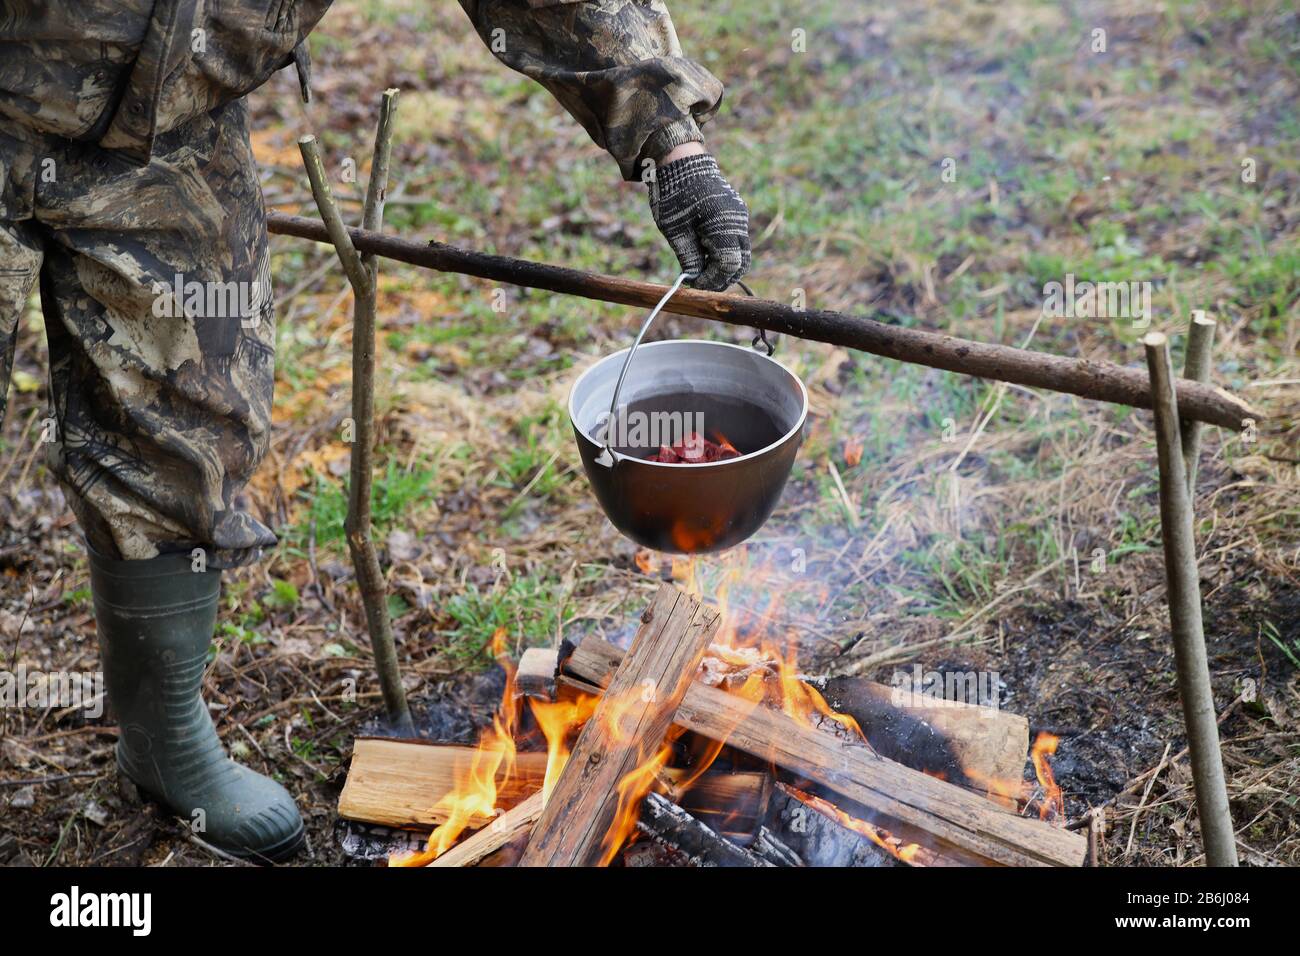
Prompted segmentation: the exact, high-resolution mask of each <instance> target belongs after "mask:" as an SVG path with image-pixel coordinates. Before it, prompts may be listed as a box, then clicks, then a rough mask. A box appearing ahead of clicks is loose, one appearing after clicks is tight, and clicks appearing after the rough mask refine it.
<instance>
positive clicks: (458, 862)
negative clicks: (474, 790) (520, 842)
mask: <svg viewBox="0 0 1300 956" xmlns="http://www.w3.org/2000/svg"><path fill="white" fill-rule="evenodd" d="M541 815H542V793H541V791H540V790H539V791H538V792H537V793H535V794H533V795H532V796H531V797H529V798H528V799H527V800H525V801H524V802H523V803H520V804H516V805H515V806H514V807H511V808H510V809H509V810H507V811H506V812H505V813H503V814H501V816H499V817H497V818H496V819H495V820H493V821H492V823H491V825H490V826H486V827H484V828H483V829H482V830H479V831H478V832H477V833H475V834H474V835H473V836H472V837H470V838H469V839H468V840H465V841H464V842H463V843H458V844H457V845H456V846H454V847H452V848H451V849H450V850H448V851H447V852H446V853H444V854H443V855H442V856H440V857H438V858H437V859H436V860H434V861H433V862H432V863H430V864H429V866H478V864H479V863H481V862H482V861H483V860H485V859H487V858H488V857H489V856H491V855H492V854H493V853H496V852H497V851H498V850H500V849H502V848H503V847H505V846H508V845H509V844H511V843H513V842H514V841H515V840H517V839H522V838H523V837H524V836H525V835H526V834H527V833H528V831H530V830H531V829H532V828H533V826H534V825H535V824H536V823H537V819H538V817H540V816H541Z"/></svg>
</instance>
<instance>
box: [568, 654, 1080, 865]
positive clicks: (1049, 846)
mask: <svg viewBox="0 0 1300 956" xmlns="http://www.w3.org/2000/svg"><path fill="white" fill-rule="evenodd" d="M621 656H622V652H621V651H619V650H618V648H615V647H613V646H611V645H609V644H608V643H606V642H604V641H601V640H600V639H598V638H594V637H588V638H587V639H586V640H584V641H583V642H582V644H581V645H579V646H578V647H577V648H576V649H575V650H574V652H573V653H572V654H571V655H570V656H569V658H568V659H567V660H565V661H564V663H563V665H562V674H569V673H571V674H573V675H575V676H576V677H577V678H578V679H579V680H580V681H582V682H583V684H584V685H585V686H587V687H591V686H597V687H599V686H603V685H604V684H605V683H606V682H607V681H608V680H609V677H610V674H611V671H613V670H614V668H615V667H616V666H617V665H616V662H617V661H618V660H619V659H620V658H621ZM676 721H677V723H678V724H679V725H680V726H682V727H685V728H687V729H689V730H693V731H695V732H696V733H699V734H703V735H704V736H706V737H709V738H710V739H713V740H718V741H723V742H725V743H727V744H728V745H729V746H731V747H733V748H735V749H737V750H741V751H743V752H745V753H748V754H751V755H753V756H755V757H757V758H759V759H761V760H770V761H771V762H772V763H774V764H776V765H777V766H779V767H782V768H783V769H785V770H786V771H788V772H790V773H793V774H795V775H797V776H800V777H803V778H805V779H807V780H810V781H813V782H815V783H816V784H818V785H820V786H821V787H824V788H825V789H826V790H828V791H830V792H832V793H833V794H835V795H836V797H837V801H836V802H837V805H838V806H841V808H842V809H844V810H846V811H848V812H850V813H854V814H855V815H860V816H864V817H865V818H867V819H868V820H869V822H872V823H874V824H876V825H878V826H881V827H883V828H885V829H887V830H888V831H889V832H890V833H891V834H893V835H894V836H896V837H898V838H900V839H902V840H904V841H909V842H915V843H918V844H920V845H922V846H925V847H928V848H931V849H934V850H936V851H937V852H943V853H948V854H950V855H952V856H955V857H960V858H963V859H965V860H967V861H969V862H982V863H986V864H1003V865H1009V866H1078V865H1080V864H1081V863H1082V862H1083V859H1084V856H1085V854H1086V852H1087V841H1086V839H1084V838H1083V837H1082V836H1081V835H1079V834H1075V833H1070V832H1068V831H1065V830H1061V829H1058V828H1056V827H1053V826H1050V825H1049V824H1047V823H1044V822H1042V821H1040V820H1034V819H1027V818H1025V817H1021V816H1018V815H1017V814H1016V813H1015V812H1013V811H1011V810H1009V809H1008V808H1006V807H1002V806H999V805H998V804H995V803H993V802H991V801H989V800H985V799H983V798H982V797H979V796H977V795H975V794H973V793H971V792H969V791H968V790H965V789H963V788H962V787H958V786H955V785H953V784H949V783H945V782H944V781H942V780H938V779H936V778H934V777H930V776H927V775H926V774H924V773H921V772H919V771H916V770H912V769H910V768H908V767H904V766H903V765H901V764H899V763H896V762H894V761H892V760H889V759H888V758H885V757H882V756H880V755H878V754H875V753H873V752H872V751H871V750H869V749H868V748H867V747H866V746H863V745H861V744H855V743H853V742H851V741H846V740H843V739H840V738H839V737H837V736H835V735H832V734H828V733H825V732H823V731H819V730H815V729H811V728H809V727H806V726H804V725H803V724H801V723H800V722H799V721H797V720H795V719H794V718H792V717H788V716H787V715H785V714H783V713H781V712H780V711H777V710H775V709H773V708H770V707H767V706H763V705H758V706H756V705H754V704H752V703H750V702H748V701H746V700H743V699H741V698H740V697H738V696H735V695H732V694H729V693H727V692H726V691H722V690H718V689H716V688H713V687H708V686H707V685H705V684H701V683H699V682H693V683H691V685H690V687H689V689H688V690H687V691H686V693H685V696H684V697H683V698H682V702H681V705H680V706H679V707H678V708H677V716H676Z"/></svg>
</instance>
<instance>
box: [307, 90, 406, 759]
mask: <svg viewBox="0 0 1300 956" xmlns="http://www.w3.org/2000/svg"><path fill="white" fill-rule="evenodd" d="M396 103H397V90H387V91H385V92H384V96H383V100H382V101H381V103H380V108H379V123H378V125H377V127H376V129H375V150H374V157H373V161H372V162H371V167H370V183H369V186H368V188H367V190H366V204H365V208H364V210H363V211H362V223H363V224H364V225H365V227H366V228H367V229H371V230H378V228H379V227H380V225H381V224H382V221H383V215H384V197H385V194H386V192H387V189H388V163H389V156H390V154H391V152H392V142H393V111H394V110H395V109H396ZM298 146H299V149H300V150H301V151H302V158H303V163H304V164H305V165H306V167H307V178H308V179H309V180H310V181H311V191H312V195H313V196H314V197H315V198H316V207H317V208H318V209H319V210H320V214H321V218H322V219H323V220H324V221H325V224H326V226H327V229H328V234H329V238H330V240H331V241H332V242H333V243H334V248H335V251H336V252H337V253H338V257H339V261H340V262H341V263H342V264H343V270H344V272H346V273H347V276H348V281H349V282H350V283H351V284H352V424H353V428H354V429H355V433H354V435H353V436H352V438H353V441H352V455H351V462H350V465H351V470H350V474H349V481H348V513H347V517H346V519H345V521H344V531H345V532H346V534H347V539H348V550H349V551H350V552H351V554H352V566H353V568H354V569H355V571H356V575H357V587H358V588H359V590H360V592H361V603H362V605H363V607H364V608H365V612H366V626H367V629H368V631H369V634H370V647H371V650H372V652H373V653H374V655H375V670H376V671H377V673H378V675H379V687H380V690H381V691H382V692H383V695H384V707H385V709H386V710H387V712H388V719H389V721H390V722H391V723H392V724H393V726H394V727H395V728H396V729H397V731H398V732H399V733H401V734H404V735H406V736H411V737H413V736H415V725H414V723H413V722H412V720H411V710H410V707H409V705H408V704H407V701H406V690H405V689H404V688H403V687H402V675H401V670H400V668H399V667H398V663H397V648H396V644H395V642H394V640H393V625H392V621H391V620H390V619H389V616H388V589H387V585H386V583H385V581H384V573H383V570H382V569H381V568H380V566H379V555H378V554H377V553H376V551H375V543H374V540H373V538H372V535H371V521H370V499H371V483H372V480H373V477H374V457H375V296H376V286H377V283H378V278H379V263H378V261H377V260H376V259H375V256H374V254H373V253H366V255H365V256H364V257H362V256H359V255H358V254H357V250H356V248H355V247H354V246H353V244H352V239H351V236H350V235H349V233H348V230H347V228H346V227H345V226H344V223H343V218H342V216H341V215H340V214H339V211H338V206H337V205H336V204H335V202H334V198H333V196H332V195H331V193H330V187H329V178H328V177H327V176H326V174H325V165H324V162H323V161H322V159H321V155H320V148H319V147H318V145H317V143H316V138H315V137H314V136H304V137H303V138H302V139H300V140H299V141H298Z"/></svg>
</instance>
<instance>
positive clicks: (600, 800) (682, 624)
mask: <svg viewBox="0 0 1300 956" xmlns="http://www.w3.org/2000/svg"><path fill="white" fill-rule="evenodd" d="M718 623H719V616H718V612H717V611H716V610H715V609H714V608H711V607H707V606H705V605H702V604H701V603H700V602H699V601H696V600H695V599H694V598H692V597H690V596H689V595H686V594H684V593H683V592H681V591H679V590H678V589H677V588H675V587H673V586H672V585H669V584H664V585H662V586H660V588H659V591H658V592H657V593H656V594H655V597H654V600H653V601H651V603H650V606H649V607H648V608H647V609H646V611H645V613H644V614H642V616H641V627H640V629H639V630H638V631H637V634H636V638H635V639H634V640H633V642H632V647H631V649H630V650H629V651H628V653H627V655H626V657H624V658H623V660H622V662H621V663H620V664H619V666H618V667H617V668H615V669H614V670H613V672H612V677H611V679H610V680H609V686H608V688H607V689H606V691H605V693H604V695H603V696H602V697H601V700H600V703H599V704H598V705H597V707H596V710H595V713H593V714H592V716H591V719H590V720H588V721H587V723H586V724H585V725H584V726H583V728H582V732H581V733H580V734H579V735H578V741H577V743H576V744H575V745H574V748H573V752H572V754H571V755H570V757H569V760H568V762H567V763H566V764H565V766H564V770H563V771H561V773H560V777H559V779H558V780H557V781H556V783H555V789H554V792H553V793H551V794H550V795H549V797H548V799H547V803H546V808H545V809H544V810H543V811H542V816H541V819H539V820H538V821H537V825H536V826H535V827H534V828H533V832H532V836H531V837H530V838H529V841H528V849H527V850H525V851H524V855H523V857H522V858H521V859H520V861H519V863H520V865H521V866H592V865H596V864H598V863H601V862H605V861H607V859H608V857H610V856H612V851H616V850H617V849H618V847H612V848H610V849H608V850H605V849H602V847H603V844H604V842H605V840H606V836H607V833H608V832H609V829H610V826H611V824H613V822H614V819H615V816H616V814H617V812H618V809H619V804H620V793H619V784H620V783H622V782H623V780H624V778H625V777H627V776H628V774H630V773H632V771H633V770H635V769H637V768H638V767H640V766H642V765H644V764H645V763H646V762H647V761H648V760H650V758H652V757H653V756H654V755H655V754H656V753H657V752H658V751H659V749H660V748H661V746H662V745H663V740H664V735H665V734H666V733H667V732H668V728H669V727H670V726H671V725H672V721H673V714H674V713H675V712H676V711H677V706H678V704H679V703H681V700H682V697H683V696H684V695H685V693H686V689H687V688H688V687H689V686H690V685H691V680H692V677H693V675H694V674H695V671H696V669H697V668H698V667H699V665H700V660H701V659H702V658H703V656H704V651H705V649H706V648H707V647H708V645H709V641H710V640H712V638H713V635H714V633H715V632H716V630H717V628H718ZM649 782H650V781H647V784H649Z"/></svg>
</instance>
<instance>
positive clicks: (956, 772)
mask: <svg viewBox="0 0 1300 956" xmlns="http://www.w3.org/2000/svg"><path fill="white" fill-rule="evenodd" d="M572 647H573V646H572V645H571V644H566V645H565V646H564V648H562V650H561V652H560V653H561V654H563V655H564V656H566V657H567V656H568V655H569V654H571V653H572ZM528 653H532V652H531V651H530V652H528ZM537 655H538V656H537V658H536V659H535V660H534V661H533V662H532V666H533V668H534V669H536V670H538V671H545V670H546V669H547V668H548V667H549V668H550V669H551V671H552V673H553V672H554V670H555V668H556V666H558V658H559V654H557V652H556V651H551V650H540V649H538V651H537ZM525 656H526V655H525ZM706 663H707V662H706ZM521 669H522V664H521ZM809 683H810V684H811V685H812V686H813V687H815V688H816V689H817V690H818V691H820V692H821V693H822V694H823V696H825V698H826V702H827V703H828V704H830V706H831V707H832V708H833V709H835V710H836V711H838V712H840V713H843V714H847V715H848V716H850V717H852V718H853V719H854V720H856V721H857V723H858V726H859V727H861V728H862V731H863V733H864V734H865V735H866V738H867V742H868V743H870V744H871V746H872V747H873V748H874V749H875V751H876V752H877V753H879V754H880V755H881V756H884V757H888V758H889V759H891V760H894V761H897V762H898V763H901V764H903V765H904V766H907V767H911V768H912V769H913V770H923V771H925V772H926V773H928V774H930V775H931V776H938V777H940V778H941V779H944V780H947V781H949V782H950V783H956V784H960V785H962V786H966V787H969V788H970V789H972V790H974V791H976V792H978V793H980V794H982V795H985V796H988V797H989V798H990V799H994V800H998V801H999V802H1005V799H1004V797H1005V794H1006V793H1007V792H1008V791H1012V792H1013V791H1014V790H1015V789H1016V787H1017V786H1018V783H1019V781H1020V780H1021V779H1022V777H1023V775H1024V769H1025V761H1026V760H1027V759H1028V757H1029V721H1028V720H1027V719H1026V718H1025V717H1023V716H1021V715H1020V714H1013V713H1010V712H1008V711H1004V710H1000V709H994V708H990V707H977V706H975V705H973V704H967V703H964V702H961V701H949V700H931V699H929V698H926V697H922V696H921V695H919V694H917V695H913V694H910V693H907V692H905V691H902V692H900V691H899V690H898V689H897V688H894V687H890V686H888V685H886V684H880V683H876V682H875V681H869V680H866V679H864V678H861V677H831V678H825V679H813V680H810V681H809ZM551 687H552V693H553V692H554V683H552V684H551ZM900 693H901V694H902V697H901V698H900V697H899V694H900ZM838 727H839V725H838V724H833V723H830V724H828V729H833V728H838ZM670 796H671V795H670ZM678 802H680V801H678Z"/></svg>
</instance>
